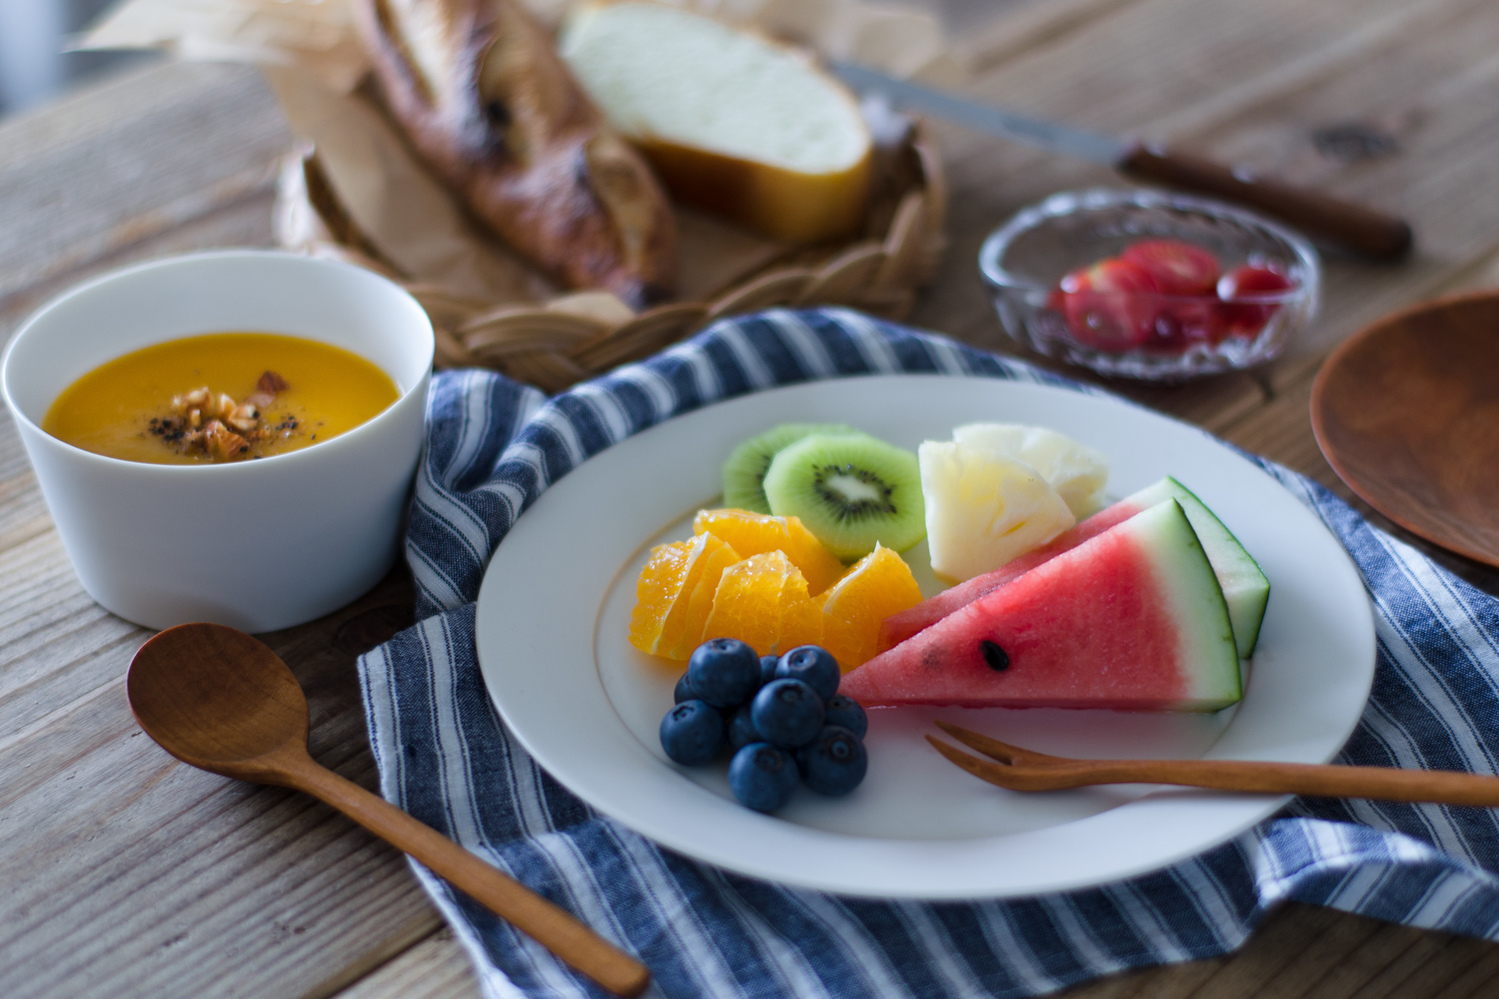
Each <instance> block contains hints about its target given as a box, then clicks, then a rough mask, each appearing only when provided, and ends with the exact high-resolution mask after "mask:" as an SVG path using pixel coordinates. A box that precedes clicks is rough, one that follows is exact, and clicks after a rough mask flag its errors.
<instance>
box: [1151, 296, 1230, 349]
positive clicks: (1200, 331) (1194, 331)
mask: <svg viewBox="0 0 1499 999" xmlns="http://www.w3.org/2000/svg"><path fill="white" fill-rule="evenodd" d="M1226 308H1227V306H1225V305H1224V304H1223V303H1222V302H1220V301H1218V300H1217V299H1215V298H1172V299H1167V300H1166V302H1165V304H1164V305H1163V306H1162V308H1161V311H1160V314H1159V315H1157V316H1156V320H1155V328H1154V329H1153V330H1151V335H1150V337H1149V338H1148V339H1147V340H1146V341H1145V343H1144V346H1145V348H1146V349H1147V350H1158V351H1165V352H1170V353H1181V352H1182V351H1184V350H1186V349H1187V348H1188V347H1190V346H1192V345H1193V344H1194V343H1207V344H1213V345H1217V344H1220V343H1222V342H1223V339H1224V338H1225V337H1226V336H1228V335H1229V322H1228V315H1227V314H1226V312H1225V309H1226Z"/></svg>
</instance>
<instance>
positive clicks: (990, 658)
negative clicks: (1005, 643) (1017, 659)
mask: <svg viewBox="0 0 1499 999" xmlns="http://www.w3.org/2000/svg"><path fill="white" fill-rule="evenodd" d="M979 652H980V653H981V654H982V655H983V657H984V662H986V663H988V664H989V668H990V669H992V670H994V671H995V672H996V673H1002V672H1004V671H1005V670H1007V669H1009V668H1010V654H1009V653H1008V652H1006V651H1005V650H1004V649H1002V648H1000V646H999V643H998V642H991V641H989V639H987V638H986V639H984V640H983V641H981V642H979Z"/></svg>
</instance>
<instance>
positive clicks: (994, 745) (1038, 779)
mask: <svg viewBox="0 0 1499 999" xmlns="http://www.w3.org/2000/svg"><path fill="white" fill-rule="evenodd" d="M937 725H938V727H940V728H941V729H942V731H944V732H946V733H947V734H948V735H950V736H952V737H953V738H954V739H957V740H958V741H959V742H961V743H963V744H964V745H965V746H969V747H971V748H973V749H976V750H978V751H979V752H980V753H983V754H984V755H985V756H987V757H989V758H990V759H989V760H981V759H979V758H978V757H977V756H973V755H971V754H969V753H965V752H963V751H962V750H961V749H956V748H954V747H952V746H949V745H948V744H947V743H945V742H942V741H941V740H939V739H934V738H932V737H931V736H927V737H926V741H927V742H930V743H931V744H932V745H933V746H935V747H936V748H937V751H938V752H939V753H941V754H942V755H943V756H945V757H947V758H948V760H950V761H951V762H953V763H956V764H957V765H958V766H960V767H962V768H963V769H964V770H967V771H968V772H969V773H971V774H973V775H974V776H975V777H977V778H979V779H980V780H985V781H988V782H989V783H990V784H998V785H999V786H1000V787H1004V788H1009V789H1010V790H1012V791H1057V790H1062V789H1065V788H1074V787H1090V786H1092V785H1095V784H1177V785H1184V786H1186V787H1207V788H1213V789H1215V790H1218V791H1244V792H1249V793H1252V794H1310V795H1315V796H1317V797H1322V798H1378V799H1380V800H1383V801H1430V802H1435V803H1437V804H1440V805H1476V806H1479V807H1483V808H1492V807H1494V806H1496V805H1499V777H1487V776H1484V775H1482V774H1467V773H1457V772H1455V771H1451V770H1398V769H1396V768H1394V767H1340V766H1330V765H1319V764H1314V763H1271V762H1259V761H1254V760H1079V759H1073V758H1071V757H1067V756H1049V755H1047V754H1046V753H1038V752H1036V751H1034V750H1030V749H1022V748H1020V747H1019V746H1012V745H1010V744H1009V743H1007V742H1000V741H999V740H998V739H993V738H990V737H989V736H987V735H980V734H979V733H978V732H972V731H969V730H968V729H966V728H960V727H959V726H957V725H953V724H951V723H950V722H944V721H938V722H937ZM990 760H995V761H998V762H990Z"/></svg>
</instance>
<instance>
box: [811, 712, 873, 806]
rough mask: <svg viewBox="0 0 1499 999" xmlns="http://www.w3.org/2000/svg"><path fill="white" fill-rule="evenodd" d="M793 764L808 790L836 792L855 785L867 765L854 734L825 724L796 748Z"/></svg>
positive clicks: (850, 788)
mask: <svg viewBox="0 0 1499 999" xmlns="http://www.w3.org/2000/svg"><path fill="white" fill-rule="evenodd" d="M796 766H797V769H798V770H800V771H801V777H802V780H803V781H805V782H806V784H807V786H808V787H810V788H811V789H812V790H814V791H816V792H817V793H818V794H826V795H831V796H837V795H840V794H847V793H848V792H850V791H852V790H853V789H854V788H856V787H858V786H859V782H860V781H862V780H863V779H864V773H865V771H866V770H868V769H869V756H868V754H866V753H865V752H864V743H862V742H860V741H859V737H858V736H857V735H854V733H852V732H850V731H849V730H848V729H846V728H843V727H842V726H841V725H828V726H825V727H824V728H823V730H822V731H821V732H818V733H817V738H815V739H813V740H812V741H811V742H810V743H808V744H807V745H805V746H803V747H802V748H801V749H798V750H797V751H796Z"/></svg>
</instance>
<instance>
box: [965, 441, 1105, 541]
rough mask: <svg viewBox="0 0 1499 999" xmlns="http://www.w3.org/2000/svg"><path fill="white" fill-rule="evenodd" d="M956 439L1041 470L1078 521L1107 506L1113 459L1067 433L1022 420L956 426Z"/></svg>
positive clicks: (1043, 476)
mask: <svg viewBox="0 0 1499 999" xmlns="http://www.w3.org/2000/svg"><path fill="white" fill-rule="evenodd" d="M952 439H953V440H955V441H957V442H958V443H959V444H967V445H969V446H971V447H981V448H984V449H986V450H989V451H994V452H996V453H997V454H1000V455H1002V456H1004V457H1006V458H1014V459H1016V460H1017V461H1023V462H1025V464H1027V465H1029V466H1031V467H1032V468H1034V469H1035V470H1036V471H1038V472H1040V473H1041V477H1042V478H1044V479H1045V480H1046V481H1047V482H1048V483H1049V484H1050V485H1051V487H1052V488H1053V489H1055V490H1056V491H1057V495H1059V496H1061V497H1062V501H1063V502H1064V503H1066V504H1067V508H1068V509H1069V510H1071V511H1072V515H1073V516H1074V517H1076V518H1077V519H1078V520H1082V519H1083V518H1084V517H1088V516H1090V515H1092V514H1094V513H1097V512H1098V511H1099V510H1100V509H1102V508H1103V505H1104V503H1103V487H1104V483H1105V482H1107V481H1108V478H1109V459H1108V458H1106V457H1105V456H1104V454H1103V452H1102V451H1099V450H1096V449H1095V448H1091V447H1088V446H1087V445H1086V444H1079V443H1078V442H1077V441H1075V440H1073V439H1072V438H1071V437H1068V436H1066V435H1065V434H1059V433H1057V432H1056V431H1055V430H1048V429H1046V428H1045V427H1027V426H1023V425H1021V424H1018V423H968V424H965V425H963V426H961V427H958V428H957V429H955V430H954V431H953V432H952Z"/></svg>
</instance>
